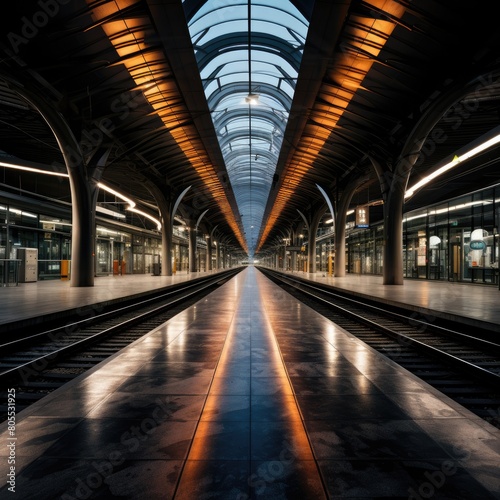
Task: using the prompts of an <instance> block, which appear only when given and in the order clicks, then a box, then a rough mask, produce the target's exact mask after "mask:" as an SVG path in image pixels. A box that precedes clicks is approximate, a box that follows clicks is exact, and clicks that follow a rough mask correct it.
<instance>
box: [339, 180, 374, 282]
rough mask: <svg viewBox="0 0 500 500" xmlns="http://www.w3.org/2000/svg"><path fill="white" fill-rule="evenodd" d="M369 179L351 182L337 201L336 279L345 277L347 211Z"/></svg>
mask: <svg viewBox="0 0 500 500" xmlns="http://www.w3.org/2000/svg"><path fill="white" fill-rule="evenodd" d="M366 180H368V179H367V178H362V179H358V180H357V181H356V182H351V183H350V184H348V185H347V187H346V188H345V189H344V190H343V191H342V194H341V196H340V198H339V199H338V200H337V210H336V212H335V233H334V249H335V269H334V273H333V275H334V276H336V277H339V278H340V277H342V276H345V264H346V263H345V254H346V252H345V224H346V219H347V211H348V209H349V205H350V204H351V199H352V197H353V195H354V193H355V192H356V189H357V188H358V187H359V186H360V185H362V184H363V183H364V182H365V181H366Z"/></svg>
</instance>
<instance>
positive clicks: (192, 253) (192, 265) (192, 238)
mask: <svg viewBox="0 0 500 500" xmlns="http://www.w3.org/2000/svg"><path fill="white" fill-rule="evenodd" d="M188 227H189V235H188V241H189V249H188V255H189V264H188V265H189V267H188V270H189V272H190V273H195V272H196V227H195V225H194V223H192V222H190V223H189V226H188Z"/></svg>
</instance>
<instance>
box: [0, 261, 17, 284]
mask: <svg viewBox="0 0 500 500" xmlns="http://www.w3.org/2000/svg"><path fill="white" fill-rule="evenodd" d="M20 266H21V259H0V286H17V285H19V268H20Z"/></svg>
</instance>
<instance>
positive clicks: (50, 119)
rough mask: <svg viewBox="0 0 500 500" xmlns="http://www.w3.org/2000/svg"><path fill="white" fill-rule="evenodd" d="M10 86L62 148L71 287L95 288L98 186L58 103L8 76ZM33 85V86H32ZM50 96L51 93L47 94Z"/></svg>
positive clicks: (25, 82) (28, 85) (29, 84)
mask: <svg viewBox="0 0 500 500" xmlns="http://www.w3.org/2000/svg"><path fill="white" fill-rule="evenodd" d="M8 79H9V87H10V88H11V89H12V90H14V91H15V92H16V93H17V94H19V96H21V97H22V98H23V99H24V100H26V101H27V102H29V103H30V105H31V106H32V107H33V109H36V110H37V111H38V112H39V113H40V115H41V116H42V117H43V119H44V120H45V121H46V123H47V124H48V126H49V127H50V129H51V130H52V132H53V134H54V136H55V138H56V140H57V143H58V145H59V147H60V149H61V152H62V155H63V158H64V163H65V165H66V168H67V171H68V176H69V184H70V190H71V210H72V234H71V280H70V286H71V287H86V286H94V255H95V239H96V234H95V211H96V202H97V193H98V187H97V182H96V180H95V179H92V178H91V177H90V176H89V173H88V172H87V165H86V163H85V160H84V157H83V153H82V150H81V147H80V144H79V142H78V139H77V138H76V137H75V134H74V133H73V131H72V129H71V127H70V125H69V119H68V118H67V117H63V115H62V113H61V112H60V110H59V109H58V103H57V102H51V101H49V100H46V99H45V98H44V97H43V95H44V94H43V89H41V88H38V87H36V86H34V85H33V86H32V83H33V82H28V81H23V82H22V83H20V82H19V81H17V79H16V78H14V77H12V78H11V77H10V75H9V78H8ZM35 85H36V84H35ZM49 94H50V92H49Z"/></svg>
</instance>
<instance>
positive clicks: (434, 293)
mask: <svg viewBox="0 0 500 500" xmlns="http://www.w3.org/2000/svg"><path fill="white" fill-rule="evenodd" d="M287 274H289V275H291V276H295V277H297V278H301V279H306V280H308V281H313V282H317V283H321V284H324V285H327V286H329V287H331V288H333V289H338V290H340V291H346V292H349V293H351V294H353V295H355V296H360V297H368V298H371V299H372V300H376V301H379V302H381V303H384V304H391V305H395V306H404V307H405V308H406V309H408V310H410V311H413V312H415V313H420V314H423V315H425V316H426V318H427V319H429V320H432V318H433V317H436V318H437V317H439V318H443V319H451V320H457V319H458V320H459V321H461V322H462V323H463V324H468V325H470V326H472V327H474V326H480V327H483V328H485V329H487V330H491V331H495V332H499V333H500V290H499V289H498V286H497V285H483V284H475V283H463V282H452V281H433V280H418V279H405V280H404V284H403V285H384V284H383V282H382V276H374V275H366V274H346V276H342V277H335V276H328V275H327V274H326V273H319V272H318V273H315V274H310V273H304V272H290V271H287Z"/></svg>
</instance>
